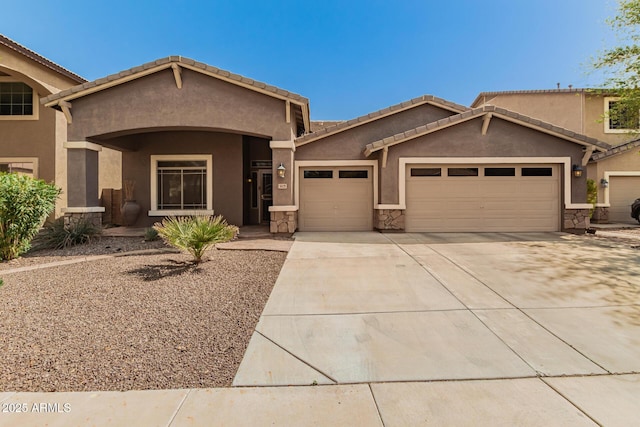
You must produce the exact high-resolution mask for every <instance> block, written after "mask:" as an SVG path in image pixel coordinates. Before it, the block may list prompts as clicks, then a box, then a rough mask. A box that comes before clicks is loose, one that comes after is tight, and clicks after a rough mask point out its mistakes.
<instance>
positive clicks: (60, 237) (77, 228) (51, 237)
mask: <svg viewBox="0 0 640 427" xmlns="http://www.w3.org/2000/svg"><path fill="white" fill-rule="evenodd" d="M101 233H102V230H101V229H100V228H98V227H96V226H95V225H93V224H92V223H90V222H89V221H87V220H84V219H81V220H78V221H74V222H72V223H71V224H68V225H65V224H64V218H58V219H56V220H55V221H51V222H48V223H46V224H45V226H44V228H43V229H42V231H41V232H40V234H38V236H37V237H36V238H35V239H34V247H35V248H36V249H41V248H52V249H66V248H68V247H71V246H76V245H83V244H85V243H89V242H91V241H92V240H93V239H95V238H96V237H99V236H100V234H101Z"/></svg>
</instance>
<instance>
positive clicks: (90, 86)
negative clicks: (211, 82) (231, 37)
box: [41, 56, 309, 104]
mask: <svg viewBox="0 0 640 427" xmlns="http://www.w3.org/2000/svg"><path fill="white" fill-rule="evenodd" d="M172 64H182V65H184V66H188V67H190V69H194V70H196V71H201V72H206V73H210V74H213V75H216V76H219V77H220V78H221V79H223V80H226V81H229V82H231V83H234V82H235V83H236V84H239V85H245V86H252V87H255V88H256V90H261V91H266V92H270V93H273V94H274V95H276V96H278V97H283V98H288V99H291V100H293V101H298V102H299V103H303V104H308V103H309V100H308V99H307V98H305V97H303V96H300V95H298V94H296V93H293V92H289V91H286V90H284V89H280V88H277V87H275V86H271V85H268V84H266V83H262V82H259V81H256V80H253V79H250V78H247V77H244V76H241V75H239V74H234V73H231V72H229V71H226V70H222V69H220V68H217V67H213V66H211V65H207V64H205V63H203V62H197V61H195V60H193V59H189V58H185V57H182V56H168V57H166V58H161V59H158V60H156V61H151V62H147V63H146V64H142V65H139V66H137V67H133V68H129V69H128V70H124V71H121V72H119V73H115V74H111V75H109V76H106V77H102V78H100V79H97V80H94V81H91V82H86V83H83V84H81V85H78V86H74V87H72V88H69V89H66V90H63V91H62V92H59V93H56V94H53V95H49V96H47V97H46V98H43V99H42V100H41V102H42V103H43V104H46V103H49V102H51V101H56V100H58V99H63V98H66V97H70V98H71V99H74V98H79V97H81V96H83V92H84V91H87V90H91V91H92V92H93V91H96V90H100V86H105V87H104V89H106V88H107V87H111V86H113V85H114V84H118V81H119V80H121V79H125V78H129V79H130V78H132V77H133V78H135V75H136V74H140V73H143V72H146V71H148V70H154V69H156V68H157V69H158V71H160V70H161V69H164V68H168V67H170V66H171V65H172ZM107 84H109V85H108V86H106V85H107Z"/></svg>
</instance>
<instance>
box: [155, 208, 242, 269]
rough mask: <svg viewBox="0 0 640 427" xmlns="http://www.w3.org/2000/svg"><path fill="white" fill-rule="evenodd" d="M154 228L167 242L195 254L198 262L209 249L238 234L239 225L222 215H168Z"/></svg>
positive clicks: (194, 259) (194, 257)
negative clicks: (231, 223)
mask: <svg viewBox="0 0 640 427" xmlns="http://www.w3.org/2000/svg"><path fill="white" fill-rule="evenodd" d="M153 228H154V229H155V230H156V231H157V232H158V234H159V235H160V237H161V238H162V240H164V241H165V242H166V243H168V244H169V245H171V246H174V247H176V248H178V249H181V250H184V251H187V252H189V253H190V254H191V255H193V261H194V263H196V264H198V263H200V262H202V256H203V255H204V253H205V252H206V251H207V249H209V248H211V247H213V246H214V245H215V244H216V243H224V242H228V241H229V240H232V239H233V238H234V237H236V236H237V235H238V227H236V226H235V225H229V224H227V221H226V220H225V219H224V218H223V217H222V215H217V216H208V215H207V216H205V215H196V216H183V217H168V218H165V219H163V220H162V223H158V222H157V223H155V224H154V226H153Z"/></svg>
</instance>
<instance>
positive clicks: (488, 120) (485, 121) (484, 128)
mask: <svg viewBox="0 0 640 427" xmlns="http://www.w3.org/2000/svg"><path fill="white" fill-rule="evenodd" d="M492 117H493V114H491V113H487V114H485V115H484V117H483V118H482V136H485V135H486V134H487V130H489V123H491V118H492Z"/></svg>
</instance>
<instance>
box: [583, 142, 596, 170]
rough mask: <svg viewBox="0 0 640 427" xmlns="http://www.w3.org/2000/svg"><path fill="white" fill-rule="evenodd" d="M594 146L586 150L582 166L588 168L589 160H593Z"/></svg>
mask: <svg viewBox="0 0 640 427" xmlns="http://www.w3.org/2000/svg"><path fill="white" fill-rule="evenodd" d="M593 150H594V146H593V145H592V146H590V147H586V149H585V150H584V156H582V166H587V163H589V159H591V155H592V154H593Z"/></svg>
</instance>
